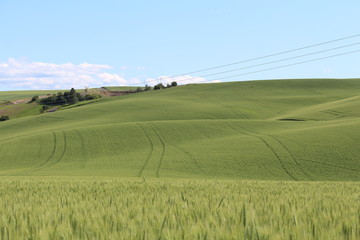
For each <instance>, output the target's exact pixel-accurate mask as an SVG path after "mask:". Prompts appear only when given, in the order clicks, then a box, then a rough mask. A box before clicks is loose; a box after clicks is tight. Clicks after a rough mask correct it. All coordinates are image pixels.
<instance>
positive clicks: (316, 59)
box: [201, 50, 360, 82]
mask: <svg viewBox="0 0 360 240" xmlns="http://www.w3.org/2000/svg"><path fill="white" fill-rule="evenodd" d="M356 52H360V50H355V51H350V52H345V53H341V54H335V55H330V56H326V57H321V58H315V59H311V60H307V61H303V62H297V63H291V64H287V65H282V66H278V67H272V68H267V69H262V70H257V71H253V72H246V73H241V74H236V75H231V76H225V77H220V78H214V79H208V80H204V81H201V82H207V81H214V80H221V79H226V78H233V77H239V76H244V75H249V74H253V73H259V72H265V71H270V70H275V69H279V68H285V67H290V66H295V65H300V64H304V63H309V62H315V61H320V60H323V59H328V58H334V57H339V56H343V55H348V54H352V53H356Z"/></svg>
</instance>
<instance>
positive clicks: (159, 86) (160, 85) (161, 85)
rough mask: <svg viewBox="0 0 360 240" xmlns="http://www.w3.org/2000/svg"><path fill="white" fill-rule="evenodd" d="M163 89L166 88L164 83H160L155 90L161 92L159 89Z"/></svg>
mask: <svg viewBox="0 0 360 240" xmlns="http://www.w3.org/2000/svg"><path fill="white" fill-rule="evenodd" d="M163 88H165V87H164V85H163V84H162V83H158V84H156V85H155V86H154V90H159V89H163Z"/></svg>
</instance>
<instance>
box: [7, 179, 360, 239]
mask: <svg viewBox="0 0 360 240" xmlns="http://www.w3.org/2000/svg"><path fill="white" fill-rule="evenodd" d="M359 192H360V186H359V184H358V183H330V182H323V183H306V182H300V183H296V182H273V181H224V180H181V179H160V180H145V181H144V180H142V179H117V178H83V179H81V178H38V177H32V178H30V177H27V178H24V177H19V178H15V177H10V178H6V179H5V178H1V179H0V194H1V198H0V209H1V218H0V235H1V239H269V240H272V239H274V240H275V239H299V240H300V239H301V240H302V239H359V238H360V211H359V209H360V201H359Z"/></svg>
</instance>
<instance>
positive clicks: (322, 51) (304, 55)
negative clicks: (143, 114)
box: [186, 42, 360, 81]
mask: <svg viewBox="0 0 360 240" xmlns="http://www.w3.org/2000/svg"><path fill="white" fill-rule="evenodd" d="M359 44H360V42H357V43H352V44H348V45H345V46H341V47H336V48H330V49H325V50H321V51H317V52H312V53H307V54H303V55H298V56H294V57H289V58H283V59H280V60H276V61H271V62H266V63H260V64H255V65H250V66H246V67H242V68H236V69H231V70H227V71H222V72H217V73H211V74H206V75H201V76H198V77H191V78H188V79H186V80H187V81H188V80H191V79H197V78H204V77H210V76H216V75H220V74H224V73H229V72H235V71H240V70H245V69H249V68H254V67H260V66H264V65H269V64H273V63H278V62H284V61H288V60H292V59H297V58H302V57H306V56H311V55H315V54H319V53H324V52H329V51H334V50H338V49H342V48H346V47H351V46H356V45H359Z"/></svg>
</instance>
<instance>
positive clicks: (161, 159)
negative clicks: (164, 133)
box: [147, 123, 166, 178]
mask: <svg viewBox="0 0 360 240" xmlns="http://www.w3.org/2000/svg"><path fill="white" fill-rule="evenodd" d="M147 124H148V125H149V126H150V127H151V128H152V129H153V131H154V133H155V134H156V135H157V137H158V138H159V140H160V142H161V145H162V151H161V156H160V160H159V164H158V166H157V168H156V177H157V178H159V177H160V174H159V173H160V169H161V166H162V164H163V161H164V156H165V151H166V147H165V143H164V141H163V140H162V138H161V136H160V134H159V133H158V131H157V129H156V128H155V127H154V126H153V125H152V124H151V123H147Z"/></svg>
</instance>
